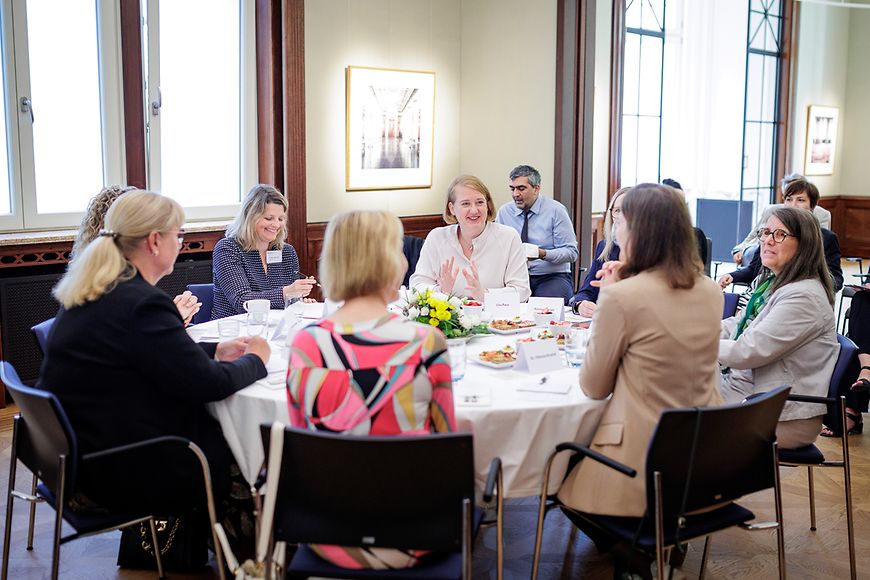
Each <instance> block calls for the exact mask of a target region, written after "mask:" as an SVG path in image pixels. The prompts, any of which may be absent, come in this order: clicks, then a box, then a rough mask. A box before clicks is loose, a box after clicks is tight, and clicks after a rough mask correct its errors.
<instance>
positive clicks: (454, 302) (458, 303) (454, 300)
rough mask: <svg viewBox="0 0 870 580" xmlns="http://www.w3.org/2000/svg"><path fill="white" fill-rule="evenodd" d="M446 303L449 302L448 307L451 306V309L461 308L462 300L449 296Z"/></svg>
mask: <svg viewBox="0 0 870 580" xmlns="http://www.w3.org/2000/svg"><path fill="white" fill-rule="evenodd" d="M447 302H449V303H450V306H452V307H453V308H462V300H461V299H460V298H457V297H456V296H451V297H450V300H448V301H447Z"/></svg>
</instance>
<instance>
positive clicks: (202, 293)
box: [187, 284, 214, 324]
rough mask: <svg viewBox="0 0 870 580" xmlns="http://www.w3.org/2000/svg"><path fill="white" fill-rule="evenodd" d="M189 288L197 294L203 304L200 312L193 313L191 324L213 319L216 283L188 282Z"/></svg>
mask: <svg viewBox="0 0 870 580" xmlns="http://www.w3.org/2000/svg"><path fill="white" fill-rule="evenodd" d="M187 289H188V290H190V293H191V294H193V295H194V296H196V299H197V300H198V301H199V302H202V306H201V307H200V309H199V312H197V313H196V314H194V315H193V319H192V320H191V321H190V323H191V324H199V323H201V322H208V321H209V320H211V309H212V306H213V305H214V284H188V285H187Z"/></svg>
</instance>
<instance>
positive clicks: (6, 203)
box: [0, 58, 12, 215]
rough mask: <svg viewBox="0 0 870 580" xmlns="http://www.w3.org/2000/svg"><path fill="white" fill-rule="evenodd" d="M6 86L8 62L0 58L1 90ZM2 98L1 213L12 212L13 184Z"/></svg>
mask: <svg viewBox="0 0 870 580" xmlns="http://www.w3.org/2000/svg"><path fill="white" fill-rule="evenodd" d="M5 86H6V64H5V62H4V61H3V59H2V58H0V90H2V87H5ZM3 95H4V97H3V98H0V215H9V214H10V213H12V184H11V183H10V181H9V162H10V160H9V143H8V142H7V138H8V137H7V133H6V111H7V106H6V98H5V91H3Z"/></svg>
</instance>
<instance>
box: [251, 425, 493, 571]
mask: <svg viewBox="0 0 870 580" xmlns="http://www.w3.org/2000/svg"><path fill="white" fill-rule="evenodd" d="M270 428H271V425H268V424H264V425H261V433H262V436H263V445H264V447H265V448H266V449H265V451H266V457H268V456H269V449H268V447H269V440H270V433H269V431H270ZM283 445H284V449H283V455H282V461H281V465H280V466H268V469H280V470H281V474H280V483H279V486H278V493H277V501H276V504H275V516H274V527H273V530H272V533H273V538H272V541H273V542H274V541H284V542H292V543H297V544H299V549H298V550H297V551H296V553H295V554H294V555H293V559H292V561H291V562H290V563H289V565H288V567H287V573H288V577H309V576H318V577H327V578H389V579H402V580H405V579H408V580H410V579H421V578H433V579H434V578H439V579H448V578H455V579H459V578H463V579H466V580H471V550H472V539H473V536H474V533H475V532H476V531H477V527H478V526H479V525H480V523H481V520H482V511H481V510H474V509H473V504H474V449H473V443H472V435H471V434H470V433H447V434H433V435H425V436H407V437H406V436H396V437H352V436H345V435H338V434H333V433H323V432H314V431H306V430H302V429H294V428H292V427H287V428H285V429H284V443H283ZM496 485H497V486H498V496H497V508H496V526H497V534H496V535H497V542H498V546H497V559H498V570H497V575H498V578H499V580H501V578H502V547H501V545H502V533H503V530H502V520H501V514H502V494H501V485H502V484H501V461H500V460H499V459H497V458H496V459H493V461H492V465H491V466H490V477H489V480H488V482H487V486H486V489H485V490H484V494H483V499H484V501H485V502H490V501H491V500H492V497H493V488H494V486H496ZM261 533H266V532H265V531H264V532H261ZM306 544H333V545H340V546H365V547H384V548H398V549H416V550H429V551H432V552H437V553H439V554H443V556H441V557H435V555H430V556H428V557H427V558H425V559H424V560H423V562H422V563H421V564H420V565H419V566H416V567H413V568H408V569H397V570H349V569H347V568H339V567H337V566H334V565H332V564H331V563H329V562H326V561H325V560H323V559H321V558H320V557H319V556H317V555H316V554H315V553H314V552H313V551H312V550H311V549H310V548H309V547H308V546H306ZM271 551H272V550H271V549H270V550H269V553H271Z"/></svg>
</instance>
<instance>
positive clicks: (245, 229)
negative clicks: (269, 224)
mask: <svg viewBox="0 0 870 580" xmlns="http://www.w3.org/2000/svg"><path fill="white" fill-rule="evenodd" d="M270 203H274V204H276V205H280V206H281V207H283V208H284V213H287V207H288V204H287V198H286V197H284V194H283V193H281V192H280V191H278V190H277V189H276V188H275V187H274V186H271V185H266V184H264V183H258V184H257V185H255V186H254V187H252V188H251V190H250V191H249V192H248V193H246V194H245V199H243V200H242V209H241V211H239V213H238V215H236V219H234V220H233V223H231V224H230V225H229V226H227V237H228V238H235V239H236V241H238V242H239V245H240V246H241V247H242V249H243V250H244V251H246V252H250V251H251V250H256V249H257V220H259V219H260V218H261V217H263V215H265V213H266V206H267V205H268V204H270ZM286 239H287V222H286V221H285V222H284V225H283V226H281V230H280V231H279V232H278V235H277V236H275V240H274V241H272V242H271V243H270V244H269V249H270V250H281V249H283V248H284V241H285V240H286Z"/></svg>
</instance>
